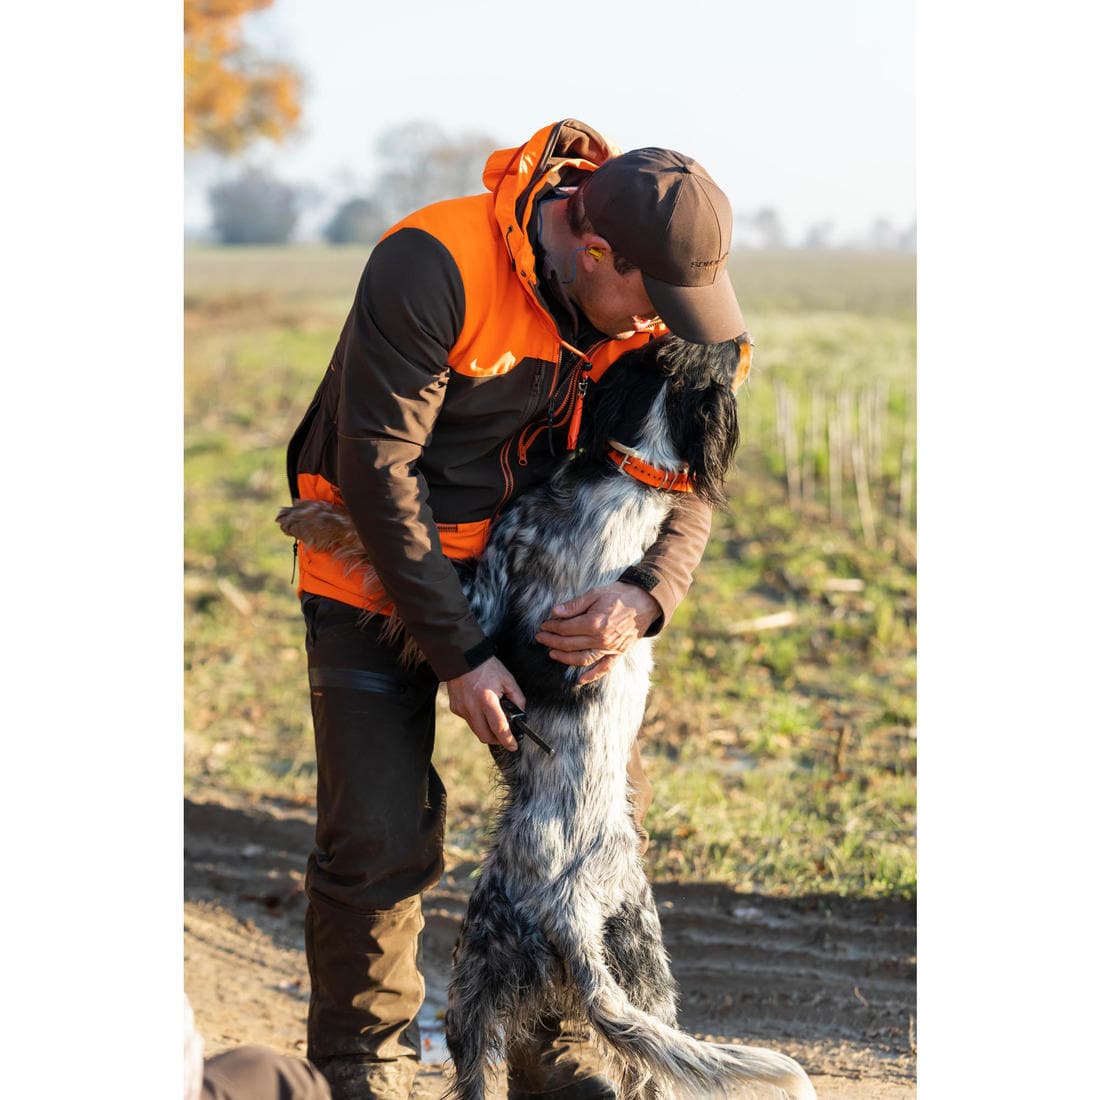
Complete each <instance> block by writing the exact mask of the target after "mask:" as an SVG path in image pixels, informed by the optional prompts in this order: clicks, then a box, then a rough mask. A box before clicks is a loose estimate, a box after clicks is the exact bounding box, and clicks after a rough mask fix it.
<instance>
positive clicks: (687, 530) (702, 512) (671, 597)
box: [621, 493, 712, 637]
mask: <svg viewBox="0 0 1100 1100" xmlns="http://www.w3.org/2000/svg"><path fill="white" fill-rule="evenodd" d="M711 515H712V513H711V508H710V505H709V504H706V503H705V502H704V501H701V500H700V499H699V498H698V497H697V496H695V495H694V494H692V493H684V494H683V495H682V496H681V498H680V500H679V502H678V504H677V507H676V508H675V509H674V510H673V512H672V514H671V515H670V516H669V517H668V519H667V520H665V523H664V526H663V527H662V528H661V533H660V535H659V536H658V538H657V541H656V542H655V543H654V544H653V545H652V546H651V547H650V548H649V550H648V551H647V552H646V555H645V557H644V558H642V560H641V561H640V562H638V564H637V565H634V566H631V567H630V568H629V569H628V570H626V572H625V573H623V575H622V578H621V579H622V580H624V581H627V582H629V583H630V584H636V585H638V586H639V587H641V588H644V589H645V590H646V591H647V592H648V593H649V594H650V595H651V596H652V597H653V598H654V599H655V600H656V601H657V603H658V604H659V605H660V608H661V614H660V616H659V617H658V618H657V620H656V621H655V622H654V623H653V625H652V626H651V627H650V628H649V630H648V632H647V636H648V637H652V636H653V635H654V634H657V633H659V632H660V631H661V630H663V629H664V628H665V626H666V625H667V624H668V621H669V619H670V618H672V613H673V611H675V610H676V608H677V607H679V606H680V603H681V602H682V601H683V599H684V597H685V596H686V595H687V590H688V589H689V588H690V587H691V580H692V574H693V573H694V572H695V567H696V566H697V565H698V564H699V562H700V561H701V560H702V558H703V551H704V549H705V548H706V545H707V539H708V538H709V537H710V522H711Z"/></svg>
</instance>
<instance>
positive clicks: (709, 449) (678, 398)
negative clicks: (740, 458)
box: [660, 340, 747, 508]
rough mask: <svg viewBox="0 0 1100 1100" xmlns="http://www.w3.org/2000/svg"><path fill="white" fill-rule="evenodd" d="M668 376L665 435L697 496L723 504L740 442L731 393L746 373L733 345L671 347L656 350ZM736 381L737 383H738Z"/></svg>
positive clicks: (677, 343) (673, 343)
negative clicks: (683, 465)
mask: <svg viewBox="0 0 1100 1100" xmlns="http://www.w3.org/2000/svg"><path fill="white" fill-rule="evenodd" d="M660 354H661V361H662V362H661V365H662V370H663V371H664V372H665V373H666V374H667V375H668V376H669V387H668V391H667V393H666V399H665V400H666V409H667V417H668V426H669V433H670V435H671V436H672V439H673V442H674V445H675V446H676V448H677V449H678V450H679V452H680V454H681V456H682V458H683V460H684V462H685V463H686V464H687V467H688V476H689V477H690V479H691V482H692V487H693V488H694V490H695V492H696V494H697V495H698V496H700V497H701V498H702V499H703V500H705V501H707V503H708V504H711V505H712V506H714V507H716V508H717V507H722V506H724V504H725V501H726V496H725V488H724V486H725V480H726V472H727V470H728V469H729V466H730V463H731V462H732V461H733V456H734V453H735V452H736V450H737V446H738V443H739V442H740V426H739V424H738V422H737V398H736V397H735V396H734V391H735V389H736V388H737V387H738V386H739V385H740V382H741V381H743V379H744V375H745V374H746V373H747V367H745V366H743V363H742V345H741V344H739V343H738V341H737V340H727V341H725V342H724V343H721V344H688V343H686V342H685V341H683V340H675V341H670V342H669V343H668V344H666V345H665V347H664V348H663V349H662V350H661V353H660ZM739 376H740V377H739Z"/></svg>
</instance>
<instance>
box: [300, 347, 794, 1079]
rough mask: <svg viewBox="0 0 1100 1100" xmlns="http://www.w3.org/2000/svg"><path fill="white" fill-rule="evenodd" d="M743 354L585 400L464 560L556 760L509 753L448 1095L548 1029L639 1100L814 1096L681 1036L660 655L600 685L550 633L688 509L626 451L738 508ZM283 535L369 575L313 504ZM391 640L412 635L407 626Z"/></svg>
mask: <svg viewBox="0 0 1100 1100" xmlns="http://www.w3.org/2000/svg"><path fill="white" fill-rule="evenodd" d="M737 365H738V349H737V347H736V345H735V344H734V343H733V342H732V341H731V342H730V343H728V344H722V345H716V346H709V347H707V346H699V345H693V344H687V343H684V342H682V341H678V340H676V339H673V338H665V339H663V340H659V341H653V342H651V343H650V344H649V345H647V346H646V347H645V348H642V349H640V350H639V351H636V352H633V353H631V354H629V355H627V356H624V357H623V358H622V359H620V360H619V361H618V362H617V363H616V364H615V366H614V367H613V368H612V369H611V371H610V372H609V373H608V375H607V376H606V377H605V378H604V379H603V380H602V381H601V382H600V384H599V385H598V386H595V387H593V389H592V391H591V393H590V396H589V407H588V408H587V409H586V411H585V424H584V427H583V430H582V436H581V448H580V450H579V452H578V453H577V456H576V457H575V458H574V459H573V461H571V462H567V463H563V465H562V466H561V467H560V468H559V470H558V471H557V473H556V474H555V475H554V477H553V478H552V479H551V480H550V481H548V482H547V483H546V484H544V485H543V486H540V487H539V488H537V489H534V490H532V491H531V492H529V493H526V494H525V495H524V496H523V497H521V498H520V499H519V500H518V501H517V502H516V503H515V504H514V505H513V506H512V507H511V508H510V509H509V510H508V511H507V512H505V513H504V514H503V515H502V516H501V517H500V519H499V520H498V521H497V522H496V524H495V525H494V527H493V531H492V535H491V537H490V540H489V544H488V546H487V548H486V550H485V552H484V554H483V555H482V556H481V557H480V558H479V559H477V560H476V561H474V562H467V563H458V568H459V571H460V574H461V575H462V577H463V583H464V587H465V590H466V593H467V596H468V598H469V601H470V605H471V607H472V608H473V610H474V613H475V614H476V615H477V617H478V620H479V622H480V623H481V625H482V627H483V629H484V630H485V632H486V634H487V635H488V636H490V637H491V638H493V639H494V640H495V642H496V645H497V651H498V654H499V656H500V658H501V660H502V661H503V662H504V664H505V665H506V666H507V667H508V669H509V670H510V671H511V672H512V674H513V675H514V676H515V678H516V680H517V681H518V682H519V684H520V686H521V687H522V688H523V691H524V694H525V696H526V710H527V718H528V721H529V723H530V724H531V726H532V727H533V728H534V729H535V730H537V731H538V732H539V734H540V735H541V736H542V737H543V738H544V739H545V740H546V741H548V742H549V743H550V744H551V745H552V746H553V748H554V750H555V753H554V755H553V756H552V757H551V756H547V755H546V754H545V753H543V752H541V751H540V750H539V749H538V748H537V747H536V746H535V745H533V744H530V743H524V744H523V745H522V747H521V749H520V751H519V752H517V753H514V754H513V753H507V752H505V751H503V750H496V751H495V752H494V756H495V757H496V759H497V762H498V764H499V765H500V770H501V777H502V787H503V800H502V806H501V809H500V813H499V817H498V819H497V823H496V828H495V832H494V836H493V840H492V844H491V847H490V850H489V853H488V855H487V856H486V858H485V862H484V865H483V867H482V870H481V874H480V877H479V878H478V879H477V881H476V885H475V886H474V889H473V892H472V895H471V897H470V903H469V908H468V911H467V914H466V917H465V919H464V920H463V923H462V929H461V932H460V935H459V940H458V944H457V946H456V948H455V954H454V970H453V976H452V980H451V987H450V996H449V1002H448V1009H447V1020H446V1029H447V1044H448V1047H449V1049H450V1052H451V1057H452V1059H453V1060H454V1066H455V1079H454V1083H453V1085H452V1087H451V1091H450V1093H449V1095H451V1096H454V1097H457V1098H459V1100H484V1097H485V1075H486V1070H487V1069H488V1066H489V1064H490V1062H492V1061H499V1060H500V1059H502V1058H503V1057H504V1053H505V1050H506V1048H507V1047H508V1046H510V1045H511V1044H512V1043H513V1042H514V1041H517V1040H521V1039H523V1038H525V1037H526V1036H528V1035H529V1034H530V1032H531V1031H532V1029H533V1028H534V1027H535V1025H536V1023H537V1021H538V1020H539V1019H540V1018H541V1017H545V1016H547V1015H552V1016H558V1015H560V1016H563V1017H566V1018H568V1019H572V1020H581V1021H584V1022H586V1023H588V1024H589V1025H590V1026H591V1028H592V1031H593V1033H594V1035H595V1037H596V1040H597V1042H599V1043H600V1044H601V1046H602V1048H603V1049H604V1051H605V1053H606V1055H607V1058H608V1062H609V1066H610V1072H611V1075H612V1076H614V1077H616V1078H617V1079H618V1082H619V1088H620V1094H621V1096H622V1097H624V1100H635V1098H638V1100H640V1098H645V1100H683V1098H692V1097H696V1098H702V1097H733V1096H737V1097H748V1096H759V1097H775V1098H780V1097H789V1098H794V1100H808V1098H812V1097H813V1096H814V1091H813V1087H812V1086H811V1084H810V1082H809V1080H808V1078H807V1077H806V1075H805V1074H804V1073H803V1071H802V1069H801V1068H800V1067H799V1066H798V1064H797V1063H796V1062H795V1061H793V1060H792V1059H790V1058H788V1057H786V1056H785V1055H782V1054H777V1053H773V1052H771V1051H768V1050H763V1049H760V1048H755V1047H735V1046H728V1045H721V1044H713V1043H704V1042H700V1041H698V1040H696V1039H694V1038H692V1037H691V1036H689V1035H687V1034H686V1033H684V1032H682V1031H680V1030H679V1029H678V1028H677V1026H676V991H675V984H674V981H673V979H672V976H671V973H670V972H669V965H668V957H667V955H666V953H665V950H664V946H663V944H662V940H661V928H660V922H659V920H658V916H657V911H656V908H655V906H654V902H653V894H652V891H651V889H650V886H649V883H648V881H647V880H646V877H645V871H644V867H643V863H642V858H641V854H640V852H639V839H638V833H637V831H636V827H635V825H634V820H633V817H632V814H631V806H630V797H631V792H630V789H629V784H628V779H627V771H626V766H627V760H628V758H629V754H630V749H631V745H632V743H633V741H634V739H635V737H636V736H637V733H638V729H639V727H640V725H641V721H642V714H643V711H644V709H645V702H646V694H647V691H648V688H649V676H650V670H651V668H652V645H653V643H652V641H651V640H648V639H643V640H642V641H640V642H638V643H637V644H636V645H635V646H634V647H633V648H632V649H631V650H630V651H629V652H628V653H626V654H625V655H624V656H622V657H621V658H619V659H618V660H617V661H616V662H615V663H614V665H613V666H612V668H611V671H610V672H608V673H607V675H605V676H603V677H602V678H601V679H599V680H597V681H595V682H594V683H592V684H588V685H585V686H584V687H580V686H578V684H577V680H578V677H579V675H580V673H581V670H580V669H578V668H575V667H570V666H566V665H562V664H560V663H559V662H557V661H554V660H552V659H551V658H550V657H549V656H548V653H547V650H546V648H545V647H544V646H542V645H540V644H538V643H536V642H535V641H534V636H535V634H536V632H537V631H538V629H539V624H540V623H542V622H543V621H544V620H545V619H546V618H547V617H548V615H549V612H550V609H551V608H552V607H553V606H554V605H555V604H557V603H560V602H562V601H564V600H568V599H571V598H573V597H574V596H577V595H579V594H580V593H582V592H585V591H588V590H589V589H592V588H596V587H598V586H600V585H604V584H608V583H610V582H612V581H614V580H616V579H617V578H618V577H619V576H620V574H621V573H622V572H623V570H624V569H626V568H627V567H628V566H630V565H633V564H635V563H637V562H639V561H640V559H641V558H642V557H643V555H644V553H645V551H646V549H647V548H648V547H649V546H650V545H651V544H652V543H653V542H654V541H655V540H656V538H657V535H658V533H659V531H660V529H661V526H662V524H663V523H664V521H665V520H666V519H667V518H668V516H669V514H670V512H671V511H672V509H674V508H675V507H676V505H677V502H678V499H679V497H680V494H678V493H672V492H666V491H664V490H661V489H654V488H650V487H648V486H646V485H644V484H642V483H641V482H639V481H636V480H635V479H633V478H631V477H629V476H627V475H626V474H624V473H623V472H622V471H621V470H619V469H618V468H616V467H615V466H613V465H612V464H611V463H610V461H608V460H607V459H606V458H605V457H604V456H605V453H606V449H607V440H608V439H609V438H613V439H616V440H618V441H619V442H621V443H624V444H626V445H628V446H630V447H633V448H635V449H636V450H637V451H638V452H639V453H640V454H641V455H642V456H643V457H644V458H645V459H646V460H647V461H648V462H650V463H652V464H653V465H655V466H659V467H662V468H665V469H672V470H677V469H680V468H682V467H685V466H686V468H687V470H688V473H689V476H690V478H691V481H692V485H693V489H694V491H695V492H696V493H697V494H698V495H700V496H702V497H703V498H704V499H706V500H707V501H709V502H710V503H712V504H720V503H722V502H723V500H724V497H723V488H722V486H723V482H724V480H725V475H726V471H727V468H728V466H729V463H730V461H731V459H732V456H733V452H734V450H735V448H736V445H737V433H738V429H737V413H736V400H735V397H734V394H733V388H734V384H735V381H740V379H739V377H738V376H737V373H736V372H737ZM279 522H280V525H281V526H282V527H283V530H284V531H286V532H287V533H288V534H291V535H294V536H295V537H296V538H299V539H301V540H303V541H305V542H307V543H309V544H310V545H313V546H316V547H317V548H319V549H323V550H329V551H333V552H335V553H336V554H337V555H338V556H340V557H342V558H344V559H345V560H346V561H347V562H348V564H349V566H353V565H354V566H361V565H363V564H366V563H367V560H366V558H365V552H364V550H363V548H362V545H361V543H360V542H359V539H358V536H357V535H356V533H355V529H354V527H353V526H352V524H351V521H350V519H349V518H348V517H347V515H346V513H343V512H342V511H340V510H339V509H337V508H336V507H334V506H332V505H328V504H325V503H323V502H316V501H301V502H297V503H296V504H295V505H294V507H292V508H289V509H284V510H283V511H282V512H280V515H279ZM392 629H393V630H394V631H395V632H396V631H399V629H400V626H399V623H397V622H394V623H393V624H392Z"/></svg>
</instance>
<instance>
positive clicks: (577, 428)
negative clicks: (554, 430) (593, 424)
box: [565, 374, 588, 452]
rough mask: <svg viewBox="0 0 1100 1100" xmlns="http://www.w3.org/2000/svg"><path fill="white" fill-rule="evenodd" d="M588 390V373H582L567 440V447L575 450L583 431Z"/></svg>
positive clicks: (568, 449)
mask: <svg viewBox="0 0 1100 1100" xmlns="http://www.w3.org/2000/svg"><path fill="white" fill-rule="evenodd" d="M587 390H588V375H587V374H582V375H581V377H580V381H579V382H578V383H577V401H576V404H575V405H574V406H573V415H572V416H571V417H570V418H569V435H568V436H567V437H566V440H565V449H566V450H567V451H570V452H572V451H575V450H576V449H577V436H579V435H580V432H581V410H582V409H583V408H584V395H585V393H586V392H587Z"/></svg>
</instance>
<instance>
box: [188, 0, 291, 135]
mask: <svg viewBox="0 0 1100 1100" xmlns="http://www.w3.org/2000/svg"><path fill="white" fill-rule="evenodd" d="M272 2H273V0H184V2H183V90H184V92H183V102H184V106H183V139H184V143H185V144H186V146H187V147H188V148H190V149H199V148H205V149H213V150H215V151H216V152H220V153H235V152H238V151H239V150H241V149H243V148H244V147H245V146H246V145H247V144H248V143H249V142H251V141H253V140H254V139H255V138H258V137H267V138H272V139H273V140H275V141H280V140H282V139H283V138H284V137H286V136H287V135H288V134H289V133H290V132H291V131H293V130H294V128H295V127H296V126H297V124H298V119H299V116H300V114H301V108H300V106H299V95H300V92H301V79H300V77H299V76H298V74H297V73H296V72H295V71H294V69H292V68H291V67H290V66H289V65H286V64H283V63H280V62H276V61H271V60H266V59H264V58H261V57H258V56H256V54H255V53H254V52H253V51H252V50H250V49H249V48H248V47H247V46H246V45H245V43H244V41H243V39H242V37H241V26H240V24H241V18H242V17H243V16H244V15H246V14H247V13H248V12H252V11H258V10H259V9H260V8H267V7H270V6H271V4H272Z"/></svg>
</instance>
